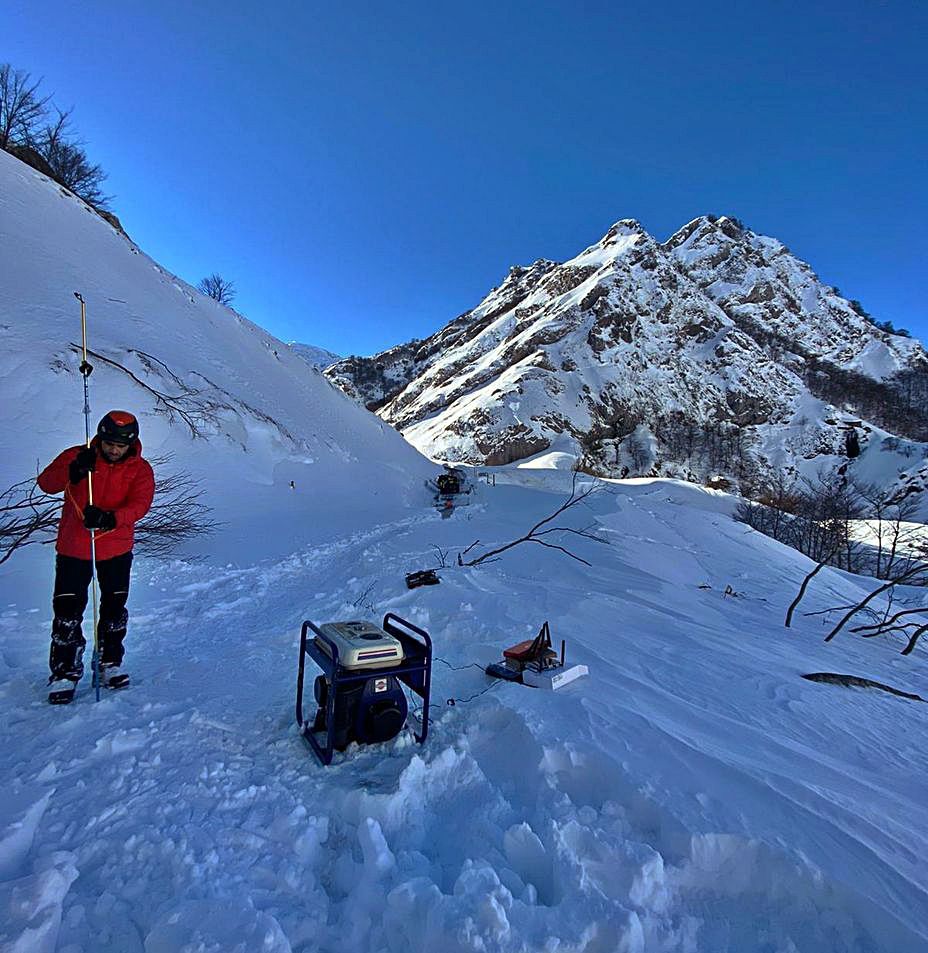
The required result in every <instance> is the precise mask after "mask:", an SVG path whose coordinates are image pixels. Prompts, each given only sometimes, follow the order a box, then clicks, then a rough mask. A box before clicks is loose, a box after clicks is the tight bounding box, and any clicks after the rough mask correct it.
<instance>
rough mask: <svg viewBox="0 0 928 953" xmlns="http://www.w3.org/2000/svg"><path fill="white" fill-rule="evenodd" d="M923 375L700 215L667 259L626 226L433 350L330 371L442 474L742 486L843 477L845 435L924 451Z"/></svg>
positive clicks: (921, 366) (808, 275) (898, 350)
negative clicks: (547, 456)
mask: <svg viewBox="0 0 928 953" xmlns="http://www.w3.org/2000/svg"><path fill="white" fill-rule="evenodd" d="M926 364H928V358H926V355H925V352H924V350H923V349H922V348H921V345H919V344H917V342H914V341H912V340H909V339H906V338H902V337H899V336H897V335H893V334H888V333H887V332H885V331H884V330H882V329H879V328H877V327H875V326H874V325H873V323H872V322H871V321H869V320H868V319H867V318H866V316H865V314H864V313H862V309H855V308H854V307H853V306H852V305H851V303H850V302H848V301H846V300H845V299H844V298H842V297H841V296H840V295H839V294H838V293H837V292H836V291H835V289H833V288H831V287H829V286H827V285H825V284H823V283H822V282H821V281H820V280H819V279H818V277H817V276H816V275H815V273H814V272H813V271H812V269H811V267H810V266H809V265H808V264H806V263H805V262H803V261H801V260H800V259H798V258H797V257H796V256H794V255H793V254H792V253H791V252H790V251H789V249H788V248H786V246H785V245H783V244H782V243H781V242H779V241H777V240H776V239H773V238H769V237H766V236H763V235H758V234H757V233H755V232H753V231H751V230H750V229H749V228H747V226H745V225H744V224H743V223H742V222H740V221H739V220H738V219H736V218H734V217H732V216H708V215H707V216H701V217H700V218H697V219H694V220H693V221H692V222H689V223H687V225H685V226H683V228H681V229H680V230H679V231H677V232H676V233H675V234H674V235H672V236H671V237H670V238H669V239H668V240H667V241H666V242H663V243H660V242H657V241H656V240H655V239H654V238H653V237H652V236H651V235H649V234H648V233H647V232H646V231H645V230H644V228H642V226H641V224H640V223H639V222H637V221H635V220H633V219H622V220H620V221H618V222H616V223H615V224H614V225H613V226H612V227H611V228H610V229H609V230H608V231H607V232H606V234H605V235H604V236H603V237H602V238H601V239H600V240H599V241H598V242H596V243H595V244H593V245H590V246H589V247H587V248H586V249H584V250H583V251H582V252H581V253H580V254H579V255H577V256H576V257H574V258H572V259H569V260H568V261H565V262H563V263H560V264H558V263H556V262H553V261H549V260H547V259H539V260H538V261H536V262H534V263H533V264H532V265H530V266H526V267H522V266H516V267H514V268H512V269H510V271H509V274H508V275H507V276H506V278H505V279H504V280H503V282H502V283H501V284H500V285H499V287H497V288H494V289H493V290H492V291H491V292H490V294H488V295H487V297H486V298H484V300H483V301H481V302H480V303H479V304H478V305H477V306H476V307H475V308H474V309H473V310H472V311H469V312H465V313H464V314H462V315H460V316H459V317H457V318H455V319H454V320H453V321H451V322H450V323H449V324H448V325H446V326H445V327H444V328H442V329H441V330H439V331H437V332H436V333H435V334H434V335H432V336H431V337H429V338H426V339H425V340H424V341H416V342H410V343H409V344H407V345H398V346H397V347H396V348H392V349H391V350H390V351H387V352H384V353H383V354H380V355H376V356H375V357H374V358H370V359H350V360H349V361H347V362H345V361H343V362H341V363H340V364H336V365H335V366H334V367H332V368H330V369H329V371H327V372H326V373H327V375H328V376H330V377H331V379H332V380H333V381H335V382H336V383H338V384H339V385H340V386H342V387H343V388H344V389H346V390H348V391H349V392H350V393H354V394H356V395H357V396H359V397H360V398H361V399H362V400H364V401H365V402H366V403H367V405H368V406H369V407H371V408H373V409H376V410H377V412H378V413H380V415H381V416H383V417H384V419H386V420H388V421H390V422H391V423H393V424H394V426H396V427H398V428H399V429H400V430H401V431H402V432H403V433H404V434H405V436H406V437H407V438H408V439H409V440H411V441H412V442H413V443H414V444H415V445H416V446H417V447H419V448H420V449H421V450H423V451H424V452H425V453H427V454H428V455H430V456H433V457H438V458H441V459H445V460H454V461H461V462H469V463H475V464H501V463H507V462H509V461H512V460H516V459H521V458H524V457H527V456H531V455H537V454H539V453H543V452H554V451H557V452H561V453H564V454H567V455H569V456H570V457H572V458H575V459H581V460H582V461H583V465H584V467H586V468H587V469H590V470H593V471H594V472H599V473H603V474H605V475H612V476H622V475H627V474H647V473H650V474H661V475H674V476H683V477H685V478H688V479H698V480H708V479H710V478H711V479H721V480H722V481H723V482H726V481H727V482H728V483H730V484H731V485H736V484H742V485H744V484H746V483H747V482H750V481H758V480H762V479H763V477H764V474H765V473H771V472H772V471H773V470H774V469H780V468H782V467H784V466H786V467H794V468H795V469H796V470H797V471H803V470H804V469H805V470H809V469H810V468H811V467H813V463H812V462H810V461H816V462H815V464H814V465H815V466H817V465H818V462H819V461H820V460H821V459H823V458H829V459H832V462H833V463H834V461H835V460H837V459H838V458H839V457H840V456H841V454H842V453H843V450H842V448H843V447H844V446H845V441H846V437H847V427H849V426H858V425H861V426H866V427H868V428H869V430H867V431H865V438H864V443H866V442H867V440H869V439H870V438H869V436H867V435H868V434H876V433H878V432H880V427H882V428H883V431H882V432H890V433H892V430H893V427H897V428H899V429H897V430H896V433H897V434H898V433H902V434H903V436H907V437H910V438H911V437H916V438H918V440H922V439H928V414H926V413H925V412H924V411H923V410H921V409H920V406H921V405H924V403H925V398H928V372H926V371H925V367H926ZM903 385H904V386H903ZM919 395H920V396H919ZM901 445H902V444H899V446H901ZM912 446H918V447H922V445H921V444H913V443H911V442H909V443H907V444H906V447H907V449H906V453H907V454H909V456H911V454H912V452H913V451H912V449H911V448H912ZM923 450H926V451H928V447H923V448H922V449H918V450H916V451H914V452H915V454H916V456H918V460H919V461H921V460H922V458H923V457H925V456H926V455H928V453H923ZM865 457H866V452H864V453H863V454H861V457H860V459H863V458H865ZM907 460H908V458H907ZM834 465H837V464H836V463H835V464H834ZM911 465H912V464H911V461H909V462H908V463H907V464H906V466H907V467H911ZM855 466H858V467H861V466H863V465H862V464H860V463H857V462H855ZM900 468H901V467H900Z"/></svg>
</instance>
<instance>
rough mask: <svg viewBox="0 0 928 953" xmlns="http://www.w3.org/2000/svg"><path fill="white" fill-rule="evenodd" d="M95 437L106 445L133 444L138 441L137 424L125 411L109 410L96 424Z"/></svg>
mask: <svg viewBox="0 0 928 953" xmlns="http://www.w3.org/2000/svg"><path fill="white" fill-rule="evenodd" d="M97 436H98V437H99V438H100V439H101V440H105V441H106V442H107V443H122V444H126V445H128V444H131V443H135V441H136V440H138V439H139V422H138V421H137V420H136V419H135V417H134V416H133V415H132V414H130V413H129V412H128V411H127V410H111V411H110V412H109V413H108V414H107V415H106V416H105V417H104V418H103V419H102V420H101V421H100V423H99V424H97Z"/></svg>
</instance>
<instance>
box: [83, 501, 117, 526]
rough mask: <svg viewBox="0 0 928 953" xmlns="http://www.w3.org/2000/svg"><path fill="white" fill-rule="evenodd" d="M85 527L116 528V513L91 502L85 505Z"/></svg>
mask: <svg viewBox="0 0 928 953" xmlns="http://www.w3.org/2000/svg"><path fill="white" fill-rule="evenodd" d="M84 527H85V528H86V529H103V530H107V529H115V528H116V514H115V513H113V512H112V511H111V510H101V509H100V507H99V506H94V505H93V503H91V504H90V505H89V506H85V507H84Z"/></svg>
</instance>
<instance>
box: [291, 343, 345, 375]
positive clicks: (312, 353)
mask: <svg viewBox="0 0 928 953" xmlns="http://www.w3.org/2000/svg"><path fill="white" fill-rule="evenodd" d="M287 347H289V348H290V350H291V351H293V353H294V354H298V355H299V356H300V357H301V358H303V360H304V361H306V363H307V364H309V365H310V366H311V367H318V368H319V369H320V370H322V369H323V368H326V367H328V366H329V365H330V364H334V363H335V362H336V361H340V360H341V359H342V356H341V355H340V354H336V353H335V352H334V351H327V350H326V349H325V348H324V347H316V346H315V345H313V344H300V343H299V342H298V341H290V342H289V343H288V344H287Z"/></svg>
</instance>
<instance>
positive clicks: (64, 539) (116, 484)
mask: <svg viewBox="0 0 928 953" xmlns="http://www.w3.org/2000/svg"><path fill="white" fill-rule="evenodd" d="M91 446H92V447H94V448H96V450H97V463H96V469H95V470H94V472H93V502H94V505H95V506H99V507H100V509H101V510H112V511H113V513H115V515H116V527H115V529H110V530H97V531H96V533H95V534H94V535H95V537H96V548H97V559H98V560H100V559H112V558H113V557H114V556H121V555H122V554H123V553H127V552H129V550H130V549H132V544H133V542H134V541H135V524H136V523H137V522H138V520H140V519H141V518H142V517H143V516H144V515H145V514H146V513H147V512H148V509H149V507H150V506H151V501H152V497H153V496H154V495H155V476H154V474H153V473H152V469H151V465H150V464H149V462H148V461H147V460H144V459H142V445H141V443H139V441H138V440H136V442H135V444H134V446H132V447H131V448H130V449H129V452H128V453H127V454H126V456H125V457H123V459H122V460H120V461H119V462H118V463H110V462H109V461H108V460H107V459H106V458H105V457H103V456H102V455H101V454H100V450H99V440H98V439H97V438H96V437H94V439H93V441H92V442H91ZM81 449H82V446H79V447H70V448H69V449H67V450H65V451H64V452H62V453H59V454H58V456H57V457H55V459H54V460H53V461H52V462H51V463H50V464H49V465H48V466H47V467H46V468H45V469H44V470H43V471H42V472H41V473H40V474H39V479H38V484H39V487H40V488H41V489H42V490H44V491H45V492H46V493H60V492H61V491H62V490H64V508H63V509H62V511H61V522H60V523H59V524H58V542H57V544H56V546H55V549H56V550H57V551H58V552H59V553H60V554H61V555H62V556H74V557H76V558H77V559H90V530H87V529H84V507H85V506H86V505H87V504H88V502H89V499H88V495H87V480H86V479H83V480H81V482H80V483H77V484H74V483H71V482H70V480H69V478H68V465H69V464H70V463H71V461H72V460H73V459H74V458H75V457H76V456H77V452H78V451H79V450H81Z"/></svg>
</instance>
